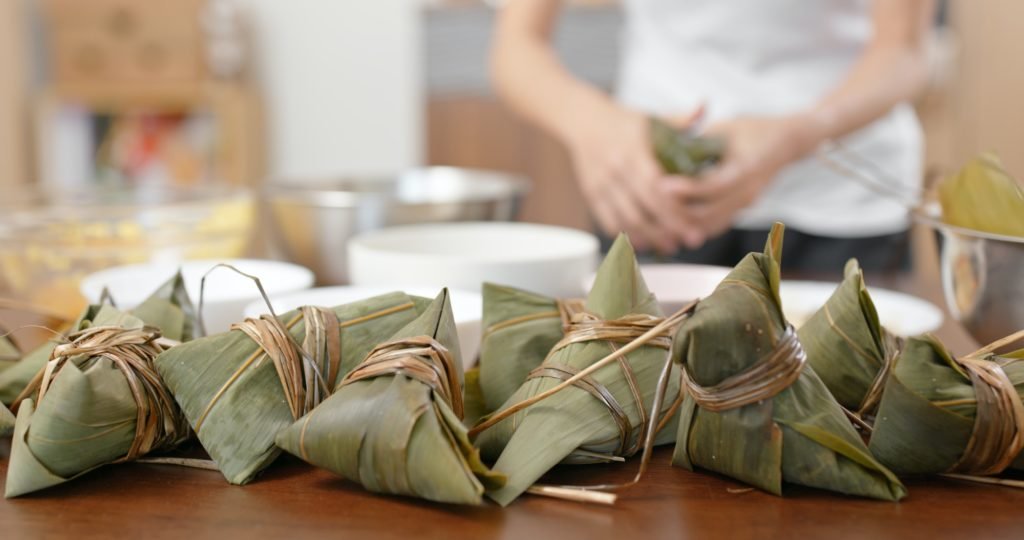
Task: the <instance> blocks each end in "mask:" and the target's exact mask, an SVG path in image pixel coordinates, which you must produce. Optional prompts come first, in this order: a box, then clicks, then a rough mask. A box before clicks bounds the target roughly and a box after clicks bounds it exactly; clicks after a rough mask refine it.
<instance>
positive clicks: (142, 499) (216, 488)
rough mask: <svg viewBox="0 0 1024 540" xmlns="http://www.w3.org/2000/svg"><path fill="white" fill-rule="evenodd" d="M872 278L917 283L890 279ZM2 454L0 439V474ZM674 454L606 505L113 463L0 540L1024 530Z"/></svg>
mask: <svg viewBox="0 0 1024 540" xmlns="http://www.w3.org/2000/svg"><path fill="white" fill-rule="evenodd" d="M869 279H870V277H869ZM874 284H877V285H886V286H890V287H899V288H904V289H910V290H915V289H918V288H920V287H921V284H920V283H914V282H911V281H908V280H906V279H899V278H889V279H882V278H877V279H875V280H874ZM929 291H934V289H931V288H929ZM934 294H935V293H934V292H930V294H926V295H925V296H928V297H930V298H931V299H933V300H935V298H934ZM939 334H940V336H941V337H943V338H945V339H946V340H947V341H949V342H950V343H951V345H952V346H953V348H954V349H956V350H958V351H961V352H962V351H965V350H967V349H970V348H971V347H973V344H972V343H971V342H970V341H969V340H968V339H967V338H966V335H965V334H964V333H963V331H962V330H960V329H958V328H957V327H956V325H955V323H951V322H949V323H947V324H946V325H945V326H944V327H943V329H942V330H941V331H940V332H939ZM9 448H10V446H9V442H7V441H4V442H3V443H2V444H0V461H2V463H0V479H2V478H4V477H6V472H7V456H8V455H9ZM670 458H671V449H669V448H662V449H659V450H658V451H657V452H656V453H655V457H654V460H653V462H652V466H651V468H650V470H649V472H648V473H647V476H646V477H645V478H644V480H643V482H642V484H641V485H639V486H636V487H634V488H631V489H629V490H625V491H623V492H622V493H621V498H620V500H619V503H618V504H617V505H616V506H614V507H603V506H590V505H584V504H579V503H571V502H564V501H557V500H551V499H546V498H540V497H534V496H524V497H523V498H521V499H520V500H519V501H517V502H515V503H513V504H512V505H511V506H509V507H508V508H505V509H502V508H499V507H497V506H495V505H487V506H483V507H480V508H465V507H455V506H445V505H439V504H431V503H426V502H423V501H418V500H413V499H404V498H396V497H386V496H379V495H374V494H371V493H367V492H365V491H363V490H362V489H360V488H359V487H358V486H357V485H355V484H353V483H351V482H348V481H346V480H344V479H341V478H338V477H336V476H334V475H332V474H330V473H328V472H325V471H322V470H317V469H314V468H312V467H309V466H307V465H305V464H303V463H301V462H299V461H298V460H295V459H292V458H288V457H286V458H282V459H281V460H280V461H279V462H278V463H277V464H275V465H274V466H273V467H271V468H270V469H269V470H268V471H267V472H266V474H264V475H263V476H262V477H260V478H258V479H257V480H256V481H255V482H253V483H252V484H251V485H248V486H244V487H239V486H231V485H228V484H227V483H226V482H225V481H224V480H223V478H222V477H221V476H220V474H219V473H216V472H210V471H200V470H192V469H183V468H177V467H168V466H158V465H142V464H127V465H118V466H110V467H106V468H103V469H101V470H98V471H95V472H93V473H90V474H88V475H86V476H84V477H82V478H80V479H78V480H75V481H73V482H69V483H67V484H64V485H62V486H58V487H55V488H52V489H49V490H46V491H43V492H40V493H36V494H33V495H30V496H27V497H23V498H19V499H14V500H5V501H2V502H0V538H12V539H14V538H17V539H21V538H41V537H45V538H76V539H89V538H110V537H119V538H142V537H144V538H192V539H199V538H217V539H228V538H277V539H282V538H315V537H332V538H355V537H362V536H368V537H369V536H372V537H375V538H381V537H401V538H416V539H420V538H514V539H520V538H522V539H527V540H534V539H539V538H551V537H554V538H565V539H568V538H582V537H587V538H592V539H596V538H620V539H627V538H629V539H632V538H699V539H707V538H711V539H714V538H729V539H733V538H735V539H746V538H751V539H761V538H772V537H786V538H798V539H800V538H830V539H836V540H840V539H847V538H850V539H852V538H871V539H885V538H893V539H900V540H907V539H916V538H926V539H932V538H972V539H974V538H977V539H1001V538H1007V539H1021V538H1024V510H1022V509H1024V490H1017V489H1011V488H1004V487H991V486H980V485H975V484H968V483H962V482H955V481H950V480H942V479H916V480H910V481H908V482H907V487H908V488H909V490H910V497H909V498H907V499H906V500H905V501H904V502H902V503H886V502H876V501H869V500H863V499H855V498H850V497H844V496H839V495H834V494H830V493H825V492H821V491H817V490H812V489H806V488H800V487H793V486H790V487H787V489H786V496H785V497H775V496H772V495H768V494H766V493H763V492H760V491H757V490H750V489H746V488H744V486H742V485H740V484H738V483H736V482H733V481H731V480H728V479H725V478H722V477H719V476H716V475H712V474H708V473H702V472H697V473H693V472H688V471H685V470H682V469H679V468H676V467H672V466H670V465H669V461H670ZM635 466H636V464H635V462H631V463H626V464H617V465H600V466H589V467H563V468H561V469H559V470H556V472H555V473H554V474H553V475H552V477H551V478H550V479H549V480H550V481H553V482H566V483H593V482H618V481H625V480H627V479H628V478H630V477H631V475H632V474H633V472H634V467H635Z"/></svg>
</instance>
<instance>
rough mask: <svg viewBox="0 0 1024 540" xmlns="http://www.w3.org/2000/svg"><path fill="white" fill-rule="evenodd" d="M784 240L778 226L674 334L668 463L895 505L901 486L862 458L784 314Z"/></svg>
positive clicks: (772, 487)
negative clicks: (674, 434) (679, 390)
mask: <svg viewBox="0 0 1024 540" xmlns="http://www.w3.org/2000/svg"><path fill="white" fill-rule="evenodd" d="M782 235H783V227H782V225H781V224H776V225H775V226H774V227H773V228H772V231H771V233H770V235H769V238H768V242H767V245H766V246H765V251H764V253H763V254H762V253H752V254H750V255H747V257H746V258H744V259H743V260H742V261H741V262H740V263H739V264H738V265H737V266H736V268H735V269H733V271H732V272H731V273H730V274H729V275H728V276H727V277H726V278H725V279H724V280H723V281H722V283H721V284H719V285H718V287H717V288H716V289H715V291H714V293H712V294H711V295H710V296H709V297H707V298H705V299H704V300H703V301H701V303H700V304H699V305H698V306H697V309H696V311H695V313H694V314H693V316H691V317H690V318H689V319H688V320H686V321H685V322H684V323H683V324H682V325H680V327H679V330H678V331H677V334H676V338H675V343H674V346H673V351H674V353H673V354H674V355H675V357H676V359H677V360H678V362H679V363H680V364H681V365H682V366H683V369H684V373H685V381H686V398H685V400H684V402H683V406H682V409H681V411H680V420H679V431H678V439H677V442H676V448H675V453H674V455H673V464H675V465H678V466H682V467H686V468H688V469H694V468H696V467H700V468H704V469H709V470H712V471H715V472H718V473H721V474H724V475H726V476H729V477H732V478H735V479H737V480H740V481H743V482H746V483H748V484H750V485H753V486H756V487H758V488H761V489H763V490H765V491H768V492H770V493H774V494H777V495H781V494H782V485H783V482H790V483H794V484H802V485H806V486H811V487H816V488H821V489H827V490H831V491H836V492H839V493H846V494H850V495H859V496H864V497H873V498H877V499H884V500H898V499H901V498H902V497H904V496H905V495H906V489H905V488H904V487H903V485H902V484H901V483H900V481H899V480H898V479H897V478H896V477H895V476H894V475H893V474H892V473H891V472H890V471H889V470H888V469H886V468H885V467H884V466H882V465H881V464H880V463H878V462H877V461H876V460H875V459H874V458H873V457H871V454H869V453H868V450H867V448H866V447H865V445H864V443H863V442H862V441H861V438H860V436H859V435H858V434H857V432H856V431H855V430H854V428H853V426H852V425H851V424H850V422H849V421H848V420H847V418H846V416H845V414H844V413H843V410H842V408H841V407H840V406H839V404H838V403H837V402H836V401H835V399H834V398H833V397H832V395H831V394H830V393H829V391H828V389H827V388H826V387H825V385H824V384H823V383H822V382H821V379H819V378H818V376H817V375H816V374H815V373H814V370H813V369H812V368H811V367H810V366H808V365H806V362H805V361H804V354H803V349H802V347H801V344H800V340H799V339H798V338H797V335H796V333H795V331H794V330H793V328H792V326H790V325H789V324H788V323H787V322H786V320H785V318H784V316H783V314H782V306H781V300H780V299H779V281H780V277H779V272H780V269H779V262H780V259H781V253H782Z"/></svg>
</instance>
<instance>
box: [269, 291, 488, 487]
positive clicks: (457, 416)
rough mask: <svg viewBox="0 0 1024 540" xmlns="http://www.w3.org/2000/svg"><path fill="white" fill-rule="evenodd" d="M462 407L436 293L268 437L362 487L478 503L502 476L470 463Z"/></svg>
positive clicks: (448, 317)
mask: <svg viewBox="0 0 1024 540" xmlns="http://www.w3.org/2000/svg"><path fill="white" fill-rule="evenodd" d="M462 413H463V395H462V360H461V359H460V358H459V346H458V339H457V336H456V333H455V321H454V319H453V318H452V311H451V304H450V302H449V299H448V291H447V290H445V291H443V292H442V293H441V294H440V295H439V296H438V297H437V298H436V299H435V300H434V302H433V303H432V304H431V305H430V307H428V308H427V309H426V311H424V312H423V314H422V315H420V316H419V318H417V319H416V320H414V321H412V322H410V323H409V324H408V325H407V326H405V327H404V328H402V329H401V330H399V331H398V332H396V333H395V334H394V335H393V336H391V337H390V338H389V339H387V340H386V341H383V342H382V343H381V344H379V345H377V346H376V347H375V348H374V350H373V351H371V352H370V353H369V355H367V357H366V358H365V359H364V360H363V362H362V363H360V364H359V366H357V367H356V368H355V369H354V370H353V371H351V372H350V373H349V374H348V376H346V378H345V379H343V380H342V381H341V383H340V384H339V387H338V389H337V391H335V393H334V394H333V395H331V397H329V398H327V400H326V401H324V402H323V403H322V404H320V406H318V407H317V408H315V409H313V411H312V412H310V413H309V414H307V415H306V416H305V417H303V418H302V419H300V420H299V421H298V422H296V423H295V424H294V425H292V426H291V427H289V428H288V429H286V430H284V431H283V432H281V434H280V435H278V437H277V444H278V445H279V446H280V447H282V448H284V449H285V450H287V451H288V452H289V453H291V454H294V455H296V456H298V457H300V458H302V459H303V460H305V461H307V462H309V463H311V464H313V465H316V466H318V467H324V468H326V469H328V470H331V471H333V472H335V473H337V474H340V475H342V476H344V477H345V478H348V479H350V480H352V481H354V482H358V483H360V484H362V485H363V486H364V487H365V488H366V489H368V490H370V491H375V492H379V493H388V494H393V495H408V496H413V497H420V498H424V499H428V500H432V501H437V502H445V503H456V504H480V503H481V502H482V500H483V493H484V491H485V490H487V489H495V488H497V487H500V486H501V485H502V484H503V482H504V477H503V476H502V475H500V474H496V473H494V472H491V471H490V470H489V469H488V468H487V467H486V466H485V465H484V464H483V462H482V461H480V456H479V452H478V450H477V449H475V448H473V445H472V444H470V442H469V438H468V437H467V435H466V428H465V427H464V426H463V424H462V419H461V416H462Z"/></svg>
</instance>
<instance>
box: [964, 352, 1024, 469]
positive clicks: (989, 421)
mask: <svg viewBox="0 0 1024 540" xmlns="http://www.w3.org/2000/svg"><path fill="white" fill-rule="evenodd" d="M957 363H958V364H960V365H961V366H962V367H963V368H964V369H965V370H966V371H967V373H968V375H969V376H970V378H971V384H972V385H973V386H974V392H975V395H976V396H977V407H978V408H977V413H976V415H975V418H974V428H973V429H972V430H971V437H970V438H969V439H968V441H967V446H966V447H965V448H964V453H963V454H962V455H961V456H960V459H959V460H957V462H956V463H955V464H953V466H952V467H950V469H949V472H952V473H962V474H969V475H979V476H989V475H994V474H999V473H1001V472H1003V471H1004V470H1005V469H1006V468H1007V467H1009V466H1010V464H1011V463H1013V460H1014V459H1016V457H1017V456H1018V455H1019V454H1020V452H1021V450H1022V449H1024V404H1022V403H1021V399H1020V396H1019V395H1018V394H1017V390H1016V388H1014V386H1013V383H1012V382H1011V381H1010V379H1009V377H1007V376H1006V372H1005V371H1003V368H1002V366H1001V365H1000V362H998V361H994V360H991V359H989V358H978V357H967V358H962V359H958V360H957Z"/></svg>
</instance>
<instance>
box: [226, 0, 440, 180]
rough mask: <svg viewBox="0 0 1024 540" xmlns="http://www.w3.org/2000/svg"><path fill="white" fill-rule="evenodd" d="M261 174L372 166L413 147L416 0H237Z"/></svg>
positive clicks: (329, 172)
mask: <svg viewBox="0 0 1024 540" xmlns="http://www.w3.org/2000/svg"><path fill="white" fill-rule="evenodd" d="M239 3H240V5H241V6H242V7H243V10H244V13H245V14H246V15H247V16H248V17H247V18H248V20H249V23H250V25H251V26H252V28H253V32H254V34H255V38H256V39H255V40H254V41H255V46H256V48H257V50H256V51H255V56H256V58H255V59H256V69H257V71H258V77H259V80H260V83H261V91H262V92H263V99H264V102H265V104H266V118H265V120H266V129H267V139H268V141H267V142H268V156H267V161H268V168H269V175H270V178H271V179H274V180H277V181H297V180H299V179H303V178H311V177H324V176H336V175H341V174H380V173H385V174H386V173H389V172H394V171H396V170H399V169H402V168H405V167H409V166H414V165H418V164H420V163H421V160H422V155H423V142H422V138H423V136H422V132H423V129H422V125H423V119H422V116H423V103H424V97H423V94H424V92H423V86H424V85H423V76H422V63H423V62H422V56H423V55H422V50H421V48H422V47H421V33H422V31H421V26H422V13H421V2H420V0H287V1H285V0H239Z"/></svg>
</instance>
